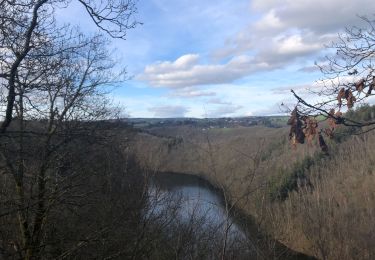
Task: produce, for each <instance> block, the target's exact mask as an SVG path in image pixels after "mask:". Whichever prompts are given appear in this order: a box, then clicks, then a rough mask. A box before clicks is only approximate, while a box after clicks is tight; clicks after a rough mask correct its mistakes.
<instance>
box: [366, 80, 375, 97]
mask: <svg viewBox="0 0 375 260" xmlns="http://www.w3.org/2000/svg"><path fill="white" fill-rule="evenodd" d="M374 87H375V76H373V77H372V82H371V84H370V86H369V87H368V91H367V94H366V97H368V96H369V95H371V92H372V90H373V89H374Z"/></svg>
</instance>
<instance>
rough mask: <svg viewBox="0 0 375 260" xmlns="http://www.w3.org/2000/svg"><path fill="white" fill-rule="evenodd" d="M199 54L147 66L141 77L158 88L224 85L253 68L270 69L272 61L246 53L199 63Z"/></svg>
mask: <svg viewBox="0 0 375 260" xmlns="http://www.w3.org/2000/svg"><path fill="white" fill-rule="evenodd" d="M198 57H199V56H198V55H196V54H187V55H184V56H181V57H180V58H178V59H177V60H175V61H173V62H170V61H166V62H161V63H160V62H159V63H156V64H152V65H148V66H147V67H146V68H145V71H144V73H143V74H141V75H138V76H137V79H138V80H143V81H147V82H149V83H150V85H152V86H155V87H167V88H174V89H178V88H186V87H192V86H197V85H210V84H224V83H230V82H232V81H234V80H236V79H239V78H241V77H244V76H246V75H248V74H249V73H251V72H253V71H260V70H266V69H269V64H267V63H266V62H262V61H259V62H257V61H255V60H254V59H253V58H252V57H250V56H247V55H241V56H236V57H233V58H232V59H230V60H229V61H228V62H227V63H224V64H199V63H198Z"/></svg>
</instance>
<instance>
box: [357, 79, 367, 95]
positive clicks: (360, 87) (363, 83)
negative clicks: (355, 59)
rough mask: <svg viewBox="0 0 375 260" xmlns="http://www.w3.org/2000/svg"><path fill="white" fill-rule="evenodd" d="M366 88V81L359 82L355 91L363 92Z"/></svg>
mask: <svg viewBox="0 0 375 260" xmlns="http://www.w3.org/2000/svg"><path fill="white" fill-rule="evenodd" d="M364 88H365V79H361V80H360V81H358V82H357V83H356V84H355V89H356V90H357V91H358V92H362V91H363V89H364Z"/></svg>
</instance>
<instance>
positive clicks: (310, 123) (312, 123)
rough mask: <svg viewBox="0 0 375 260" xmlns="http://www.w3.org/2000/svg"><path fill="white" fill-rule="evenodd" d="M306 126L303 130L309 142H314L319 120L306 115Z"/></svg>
mask: <svg viewBox="0 0 375 260" xmlns="http://www.w3.org/2000/svg"><path fill="white" fill-rule="evenodd" d="M304 122H305V128H304V130H303V132H304V134H305V136H306V138H307V143H308V144H310V145H311V144H312V140H313V139H314V138H315V136H316V134H317V133H318V131H317V129H318V121H317V120H316V119H315V118H313V117H304Z"/></svg>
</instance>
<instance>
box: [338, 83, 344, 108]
mask: <svg viewBox="0 0 375 260" xmlns="http://www.w3.org/2000/svg"><path fill="white" fill-rule="evenodd" d="M343 98H345V89H344V88H341V89H340V91H339V93H338V94H337V101H338V102H339V107H341V105H342V99H343Z"/></svg>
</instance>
